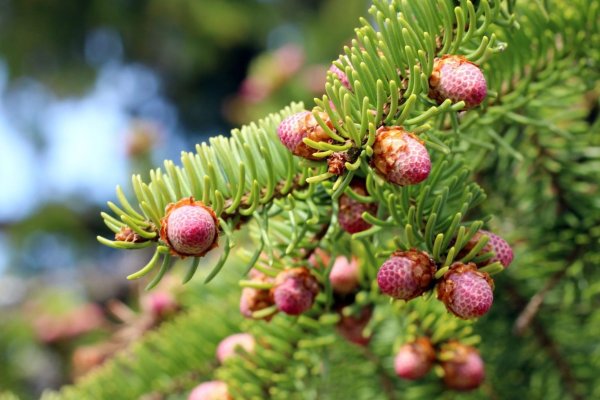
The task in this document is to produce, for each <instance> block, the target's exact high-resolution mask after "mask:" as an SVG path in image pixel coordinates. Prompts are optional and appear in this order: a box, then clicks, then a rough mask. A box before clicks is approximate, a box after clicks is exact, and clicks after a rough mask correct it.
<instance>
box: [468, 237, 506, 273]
mask: <svg viewBox="0 0 600 400" xmlns="http://www.w3.org/2000/svg"><path fill="white" fill-rule="evenodd" d="M483 235H487V236H488V237H489V238H490V240H488V242H487V243H486V245H485V246H483V249H481V251H480V252H479V254H485V253H488V252H492V253H494V257H492V258H490V259H489V260H486V261H483V262H481V263H477V265H478V266H479V267H482V266H484V265H488V264H492V263H494V262H496V261H498V262H500V264H502V265H503V266H504V268H505V269H506V268H508V266H509V265H510V263H511V262H512V260H513V257H514V254H513V251H512V249H511V248H510V245H509V244H508V243H507V242H506V240H504V239H502V238H501V237H500V236H498V235H496V234H494V233H492V232H488V231H485V230H483V229H480V230H479V231H477V233H475V234H474V235H473V237H472V238H471V239H470V240H469V241H468V242H467V244H466V245H465V247H464V248H463V249H462V250H461V253H460V254H459V256H460V255H461V254H462V255H466V254H467V253H468V252H469V251H471V249H472V248H473V247H474V246H475V245H476V244H477V242H479V239H480V238H481V236H483ZM479 254H478V255H479Z"/></svg>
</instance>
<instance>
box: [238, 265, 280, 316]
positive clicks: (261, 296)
mask: <svg viewBox="0 0 600 400" xmlns="http://www.w3.org/2000/svg"><path fill="white" fill-rule="evenodd" d="M249 275H250V279H252V280H253V281H257V282H273V278H271V277H269V276H267V275H265V274H263V273H262V272H260V271H259V270H257V269H254V268H253V269H251V270H250V273H249ZM273 304H275V300H274V299H273V293H272V292H271V290H269V289H255V288H251V287H245V288H243V289H242V296H241V297H240V313H241V314H242V315H243V316H244V317H246V318H252V313H254V312H255V311H260V310H263V309H265V308H267V307H271V306H272V305H273ZM264 319H265V320H270V319H271V316H268V317H265V318H264Z"/></svg>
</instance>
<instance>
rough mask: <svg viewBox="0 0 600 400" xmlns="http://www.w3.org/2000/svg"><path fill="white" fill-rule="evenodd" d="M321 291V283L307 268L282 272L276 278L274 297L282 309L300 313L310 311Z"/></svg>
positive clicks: (291, 312)
mask: <svg viewBox="0 0 600 400" xmlns="http://www.w3.org/2000/svg"><path fill="white" fill-rule="evenodd" d="M318 293H319V284H318V282H317V280H316V279H315V277H314V276H312V275H311V274H310V272H309V271H308V269H306V268H292V269H288V270H285V271H283V272H281V273H280V274H279V275H278V276H277V279H276V280H275V287H274V289H273V298H274V299H275V304H276V305H277V308H278V309H279V310H280V311H283V312H284V313H286V314H289V315H300V314H302V313H303V312H305V311H308V310H309V309H310V308H311V307H312V305H313V302H314V300H315V297H316V296H317V294H318Z"/></svg>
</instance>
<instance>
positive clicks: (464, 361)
mask: <svg viewBox="0 0 600 400" xmlns="http://www.w3.org/2000/svg"><path fill="white" fill-rule="evenodd" d="M441 354H442V363H441V364H442V369H443V370H444V384H445V385H446V386H447V387H448V388H450V389H454V390H461V391H466V390H473V389H476V388H478V387H479V386H480V385H481V384H482V383H483V380H484V379H485V365H484V363H483V360H482V359H481V356H480V355H479V352H478V351H477V350H476V349H475V348H473V347H471V346H466V345H463V344H461V343H459V342H456V341H452V342H450V343H448V344H446V345H445V346H444V348H443V349H442V353H441Z"/></svg>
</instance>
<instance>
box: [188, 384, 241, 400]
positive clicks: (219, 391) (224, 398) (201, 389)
mask: <svg viewBox="0 0 600 400" xmlns="http://www.w3.org/2000/svg"><path fill="white" fill-rule="evenodd" d="M188 400H232V397H231V396H230V395H229V393H228V392H227V384H226V383H225V382H223V381H208V382H204V383H202V384H200V385H198V386H196V387H195V388H194V390H192V392H191V393H190V395H189V397H188Z"/></svg>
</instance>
